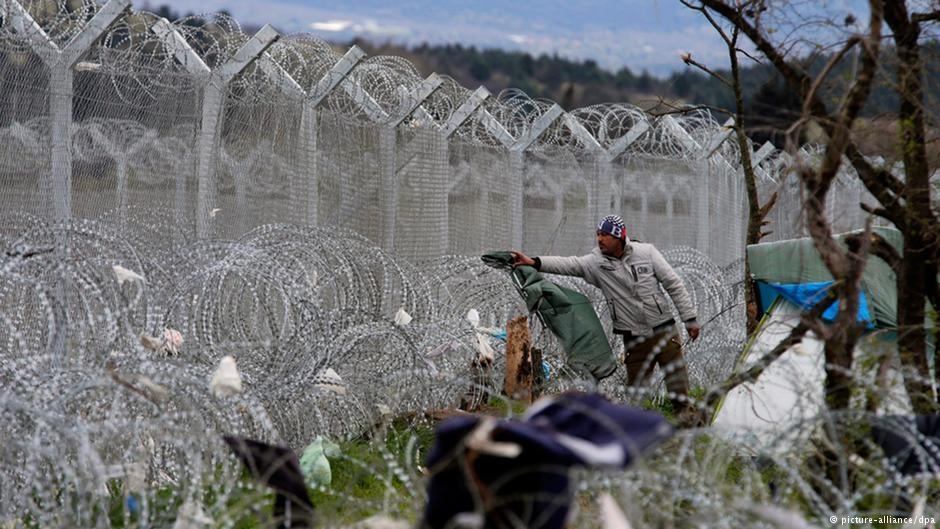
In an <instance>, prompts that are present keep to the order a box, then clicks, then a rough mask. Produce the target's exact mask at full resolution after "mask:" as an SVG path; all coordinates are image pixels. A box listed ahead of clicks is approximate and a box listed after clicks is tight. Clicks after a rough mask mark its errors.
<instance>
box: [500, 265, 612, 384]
mask: <svg viewBox="0 0 940 529" xmlns="http://www.w3.org/2000/svg"><path fill="white" fill-rule="evenodd" d="M483 262H484V263H486V264H487V265H489V266H492V267H494V268H502V269H506V270H510V274H511V277H512V282H513V284H514V285H515V286H516V289H517V290H518V291H519V294H520V295H521V296H522V298H523V299H524V300H525V303H526V307H527V308H528V309H529V312H535V313H536V314H538V317H539V319H541V320H542V322H544V323H545V325H546V326H547V327H548V328H549V329H550V330H551V331H552V333H553V334H555V336H557V337H558V339H559V340H560V341H561V345H562V347H563V348H564V350H565V353H566V354H567V355H568V365H569V366H571V367H572V368H573V369H574V370H575V371H577V372H579V373H585V374H590V375H592V376H593V377H594V378H595V379H597V380H601V379H603V378H605V377H608V376H610V375H611V374H612V373H613V372H614V371H615V370H616V369H617V363H616V360H615V359H614V354H613V351H612V350H611V348H610V342H608V341H607V335H606V333H604V327H603V326H602V325H601V322H600V320H599V319H598V318H597V313H596V312H594V307H593V306H592V305H591V301H590V300H589V299H588V298H587V297H586V296H585V295H584V294H581V293H580V292H576V291H574V290H571V289H568V288H564V287H560V286H558V285H556V284H554V283H552V282H551V281H549V280H547V279H545V278H544V277H543V276H542V274H540V273H538V271H536V270H535V268H532V267H531V266H518V267H516V268H512V267H511V266H510V264H511V263H512V254H510V253H509V252H493V253H490V254H486V255H484V256H483Z"/></svg>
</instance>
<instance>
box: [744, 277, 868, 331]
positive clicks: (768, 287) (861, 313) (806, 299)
mask: <svg viewBox="0 0 940 529" xmlns="http://www.w3.org/2000/svg"><path fill="white" fill-rule="evenodd" d="M832 283H833V282H832V281H818V282H815V283H771V282H768V281H758V282H757V288H758V293H759V294H760V305H761V313H763V312H766V311H767V309H769V308H770V305H771V304H773V302H774V300H775V299H777V297H778V296H782V297H783V298H784V299H786V300H787V301H789V302H790V303H793V304H794V305H796V306H797V307H800V308H801V309H803V310H810V309H812V308H813V305H815V304H816V303H817V302H818V301H819V300H821V299H823V298H824V297H825V296H826V290H827V289H828V288H829V287H830V286H831V285H832ZM838 314H839V305H838V304H837V303H835V302H833V303H832V305H830V306H829V308H827V309H826V311H825V312H823V315H822V317H823V320H825V321H829V322H832V321H835V319H836V316H837V315H838ZM858 321H864V322H865V324H866V327H868V328H869V329H874V328H875V322H874V318H872V315H871V311H870V310H869V308H868V298H867V297H866V296H865V292H864V291H863V292H859V294H858Z"/></svg>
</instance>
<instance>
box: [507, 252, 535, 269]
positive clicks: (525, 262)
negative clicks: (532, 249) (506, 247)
mask: <svg viewBox="0 0 940 529" xmlns="http://www.w3.org/2000/svg"><path fill="white" fill-rule="evenodd" d="M509 253H511V254H512V267H513V268H515V267H517V266H535V259H532V258H531V257H529V256H528V255H526V254H524V253H522V252H517V251H516V250H512V251H511V252H509Z"/></svg>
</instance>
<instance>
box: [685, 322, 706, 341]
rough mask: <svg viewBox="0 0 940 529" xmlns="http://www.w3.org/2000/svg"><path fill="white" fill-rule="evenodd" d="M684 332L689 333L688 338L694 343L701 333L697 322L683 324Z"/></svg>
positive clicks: (700, 327)
mask: <svg viewBox="0 0 940 529" xmlns="http://www.w3.org/2000/svg"><path fill="white" fill-rule="evenodd" d="M685 330H686V331H688V332H689V338H691V339H692V341H693V342H694V341H695V340H697V339H698V335H699V333H700V332H702V326H701V325H699V324H698V323H697V322H694V321H690V322H689V323H686V324H685Z"/></svg>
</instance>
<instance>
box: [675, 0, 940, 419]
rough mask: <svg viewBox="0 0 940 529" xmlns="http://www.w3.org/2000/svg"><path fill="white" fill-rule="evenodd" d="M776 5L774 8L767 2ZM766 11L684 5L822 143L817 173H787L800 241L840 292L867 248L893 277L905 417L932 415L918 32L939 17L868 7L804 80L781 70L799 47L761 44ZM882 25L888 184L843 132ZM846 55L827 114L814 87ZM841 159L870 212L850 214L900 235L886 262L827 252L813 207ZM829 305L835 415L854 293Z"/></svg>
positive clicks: (851, 339)
mask: <svg viewBox="0 0 940 529" xmlns="http://www.w3.org/2000/svg"><path fill="white" fill-rule="evenodd" d="M780 3H783V2H782V1H781V2H777V4H780ZM772 4H774V2H772V1H771V0H732V1H728V0H698V2H697V3H695V4H693V5H694V6H695V7H696V8H698V9H701V10H703V11H704V12H709V13H710V14H711V15H712V16H717V17H721V18H722V19H723V20H725V21H727V22H728V23H730V24H731V26H732V27H733V28H734V29H735V30H737V31H740V32H741V33H743V34H744V35H745V36H747V38H748V39H750V41H751V42H752V43H753V44H754V46H755V47H756V48H757V50H758V51H759V52H760V54H761V55H763V57H764V58H766V59H767V60H768V61H769V62H770V63H771V64H773V66H774V67H775V69H776V70H777V72H779V73H780V75H781V76H782V77H783V78H784V79H785V80H786V82H787V83H788V85H789V86H790V88H791V89H792V90H794V91H796V92H797V93H799V94H800V95H801V97H802V98H803V100H804V108H803V111H804V112H803V116H802V117H801V119H800V120H799V121H798V122H797V123H796V125H795V127H794V129H793V130H792V131H791V132H795V131H796V130H797V129H798V128H799V127H800V126H803V125H805V124H807V123H809V122H810V121H812V122H814V123H816V124H818V125H819V126H820V127H821V128H822V130H823V131H824V132H825V134H826V136H827V137H828V140H827V144H826V150H825V154H824V155H823V160H822V164H821V166H820V167H818V168H812V167H809V166H807V165H806V164H800V165H799V166H798V169H797V170H798V171H799V176H800V179H801V182H802V184H803V188H804V190H805V191H806V193H807V200H806V203H805V205H804V209H805V213H806V221H807V227H808V230H809V233H810V235H811V237H812V238H813V242H814V244H815V246H816V248H817V250H818V251H819V253H820V255H821V256H822V258H823V262H824V263H825V264H826V266H827V268H828V269H829V271H830V272H831V273H832V275H833V277H835V279H836V281H837V282H838V283H842V284H843V285H845V286H850V285H851V282H852V281H853V280H856V279H857V278H856V275H857V274H860V270H859V268H858V267H859V266H860V264H859V263H861V262H862V261H863V254H865V253H866V252H867V250H868V248H869V246H870V244H871V242H872V241H874V243H875V244H874V246H872V247H871V249H872V250H873V251H874V252H875V253H876V254H878V255H879V256H882V257H883V258H885V259H886V260H887V261H888V262H889V263H891V264H892V266H894V267H895V270H896V272H897V290H898V303H897V305H898V330H899V340H898V346H899V351H900V357H901V361H902V364H903V365H904V367H905V368H906V376H905V385H906V387H907V390H908V393H909V395H910V396H911V399H912V402H913V404H914V409H915V411H917V412H920V413H924V412H927V411H930V410H932V409H934V408H935V403H936V400H935V398H934V397H933V395H932V390H931V388H930V383H929V380H930V373H929V369H928V364H927V355H926V348H927V340H926V334H925V328H924V320H925V315H926V314H925V310H924V305H925V304H924V301H925V298H926V299H927V300H929V301H930V302H931V303H932V304H933V306H934V307H936V306H938V301H940V289H938V286H937V271H938V270H937V263H938V262H940V221H938V218H937V215H936V213H935V212H934V211H933V210H932V209H931V203H930V187H929V186H930V182H929V178H930V169H929V167H928V163H927V155H926V148H925V147H926V116H925V109H924V93H923V85H922V83H923V73H924V67H923V59H922V57H921V46H922V43H921V36H922V27H921V25H922V24H923V23H927V22H930V21H935V20H938V19H940V11H933V12H929V13H913V14H912V13H909V12H908V10H907V3H906V2H904V1H900V0H897V1H885V0H870V1H869V11H870V13H871V15H870V19H869V24H868V29H867V31H866V32H865V33H864V34H860V33H859V34H856V35H853V36H851V37H850V38H848V39H847V40H846V41H845V42H844V43H843V45H842V47H841V49H839V50H838V51H837V52H835V53H834V54H832V58H831V60H830V61H829V62H828V63H827V64H826V65H825V66H824V67H823V70H822V72H821V73H819V74H818V75H817V76H815V78H814V77H812V76H811V75H810V74H809V73H808V71H807V70H806V69H804V68H802V67H801V66H799V64H797V62H796V61H793V60H791V58H792V57H791V53H793V52H794V49H796V50H799V47H791V46H789V45H787V44H785V43H781V42H775V41H774V40H773V39H772V38H771V31H772V28H770V27H768V25H767V24H763V23H762V22H763V21H762V14H763V13H764V12H765V11H766V10H767V9H768V7H769V6H771V5H772ZM882 22H884V23H886V24H887V26H888V28H890V30H891V38H892V40H893V44H894V47H893V51H894V53H896V54H897V58H898V61H897V65H898V66H897V68H898V71H897V78H898V84H897V86H896V90H897V92H898V95H899V99H900V105H899V108H898V114H897V117H898V121H899V123H900V126H899V134H900V141H901V151H902V152H901V158H902V162H903V167H904V173H905V176H904V178H903V179H901V178H899V177H897V176H895V175H894V174H892V172H891V170H890V168H889V167H885V166H876V165H874V164H873V163H872V162H871V161H869V160H868V159H867V158H866V157H865V156H864V155H863V153H862V152H861V150H860V149H859V148H858V146H857V145H856V143H855V141H854V139H853V137H852V125H853V122H854V120H855V118H856V117H857V116H858V113H859V111H860V110H861V108H862V106H863V105H864V103H865V101H866V100H867V98H868V97H869V94H870V92H871V87H872V84H873V82H874V73H875V70H876V67H877V66H878V64H879V61H882V60H883V55H884V53H882V50H881V46H880V42H881V40H882V31H881V30H882ZM856 49H857V50H859V52H858V53H859V65H858V71H857V74H856V76H855V78H854V80H853V81H852V83H851V85H850V87H849V89H848V90H847V91H846V93H845V94H844V96H843V97H842V98H841V102H840V103H839V105H838V108H837V109H836V110H834V111H833V110H830V108H829V105H828V104H827V102H826V100H827V98H824V97H823V95H822V93H821V85H822V83H823V82H824V81H825V79H826V77H827V75H828V74H829V73H831V71H832V69H833V67H834V65H835V64H836V63H838V61H840V60H842V59H843V58H844V57H845V56H846V55H847V54H848V53H849V52H850V51H854V50H856ZM885 53H887V52H885ZM791 137H792V136H791ZM791 147H792V145H791ZM843 159H847V160H848V161H849V163H850V164H851V166H852V168H854V170H855V172H856V173H857V174H858V176H859V178H860V179H861V180H862V182H863V183H864V185H865V187H866V188H867V189H868V190H869V192H870V193H871V194H872V195H873V196H874V197H875V198H876V199H877V200H878V201H879V202H880V206H879V207H877V208H868V207H867V206H865V205H864V204H862V205H860V206H861V207H863V208H866V210H867V211H870V212H871V213H873V214H875V215H878V216H880V217H883V218H885V219H887V220H889V221H891V222H892V223H893V224H894V225H895V226H896V227H897V228H898V229H899V230H900V231H901V233H902V235H903V241H904V248H903V250H902V252H901V253H900V255H895V252H893V248H892V247H890V246H889V245H887V244H884V242H883V241H879V240H878V238H877V237H866V238H865V239H866V241H864V244H861V245H857V246H856V248H857V249H858V251H859V253H858V254H855V253H853V252H852V251H851V250H849V251H848V252H846V251H845V250H842V249H841V248H840V247H839V246H838V245H837V244H835V242H834V240H833V238H832V234H831V229H830V225H829V222H828V219H826V217H825V211H824V209H823V205H824V204H825V198H826V195H827V193H828V192H829V190H830V187H831V184H832V182H833V178H834V177H835V175H836V174H837V173H838V171H839V170H840V169H841V168H842V165H843V162H842V160H843ZM839 303H840V307H841V308H842V309H843V310H842V311H841V313H840V320H842V321H836V322H835V324H834V325H832V326H829V327H828V329H827V330H825V334H824V337H826V338H827V342H826V361H827V366H828V367H827V383H826V385H827V401H828V403H829V404H830V406H831V407H833V408H836V409H841V408H844V407H845V406H846V405H847V403H848V395H849V388H847V387H845V386H846V384H848V382H849V381H848V379H847V378H846V377H848V371H847V370H848V369H850V367H851V349H849V346H850V345H853V346H854V343H855V342H856V341H857V339H858V334H859V333H860V330H859V329H857V328H856V327H854V326H853V322H849V321H847V318H849V317H850V316H851V317H852V318H854V311H853V310H851V309H852V307H857V289H853V288H848V289H842V290H841V291H840V298H839ZM841 314H848V315H846V316H841ZM820 330H823V329H820ZM840 372H842V373H843V375H840V374H839V373H840Z"/></svg>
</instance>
